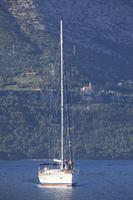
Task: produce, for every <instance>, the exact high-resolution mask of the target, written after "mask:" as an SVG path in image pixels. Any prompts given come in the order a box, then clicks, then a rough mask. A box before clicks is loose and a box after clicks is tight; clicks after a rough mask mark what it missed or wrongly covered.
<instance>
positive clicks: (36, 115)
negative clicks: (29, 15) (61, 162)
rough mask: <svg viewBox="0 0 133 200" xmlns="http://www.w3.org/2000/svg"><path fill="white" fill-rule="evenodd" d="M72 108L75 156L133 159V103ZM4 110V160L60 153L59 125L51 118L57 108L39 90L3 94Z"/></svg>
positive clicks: (0, 148)
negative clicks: (53, 124)
mask: <svg viewBox="0 0 133 200" xmlns="http://www.w3.org/2000/svg"><path fill="white" fill-rule="evenodd" d="M53 109H54V110H53ZM51 111H52V112H51ZM71 111H72V112H71V130H72V141H73V149H74V157H75V158H80V159H83V158H87V159H95V158H96V159H107V158H108V159H125V158H126V159H128V158H133V124H132V119H133V105H123V104H92V105H89V104H88V105H87V107H81V106H78V105H73V106H72V107H71ZM0 113H1V115H0V124H1V125H0V159H20V158H52V157H54V156H59V152H58V151H59V148H60V143H59V140H60V131H59V127H57V128H55V126H52V121H50V119H51V113H56V107H55V105H53V108H51V105H50V104H49V103H48V101H46V100H44V98H43V96H42V94H41V93H40V92H39V91H38V92H15V93H12V92H9V93H4V94H1V98H0ZM57 116H58V115H57ZM54 117H55V116H53V118H54ZM57 121H59V116H58V120H57ZM57 123H58V122H57Z"/></svg>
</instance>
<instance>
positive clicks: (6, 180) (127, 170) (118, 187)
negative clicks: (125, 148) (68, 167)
mask: <svg viewBox="0 0 133 200" xmlns="http://www.w3.org/2000/svg"><path fill="white" fill-rule="evenodd" d="M39 163H41V162H40V161H38V160H21V161H0V200H45V199H46V200H68V199H70V200H133V161H130V160H128V161H120V160H117V161H77V162H76V167H77V168H78V169H79V170H80V173H79V176H80V181H79V184H78V185H77V186H75V187H73V188H67V187H66V188H43V187H41V186H40V184H39V181H38V176H37V175H38V165H39Z"/></svg>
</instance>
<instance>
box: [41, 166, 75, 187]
mask: <svg viewBox="0 0 133 200" xmlns="http://www.w3.org/2000/svg"><path fill="white" fill-rule="evenodd" d="M77 179H78V175H77V174H76V173H74V171H72V170H68V171H61V170H60V169H49V170H47V171H43V172H42V171H40V172H39V181H40V183H41V185H43V186H73V185H75V184H76V183H77Z"/></svg>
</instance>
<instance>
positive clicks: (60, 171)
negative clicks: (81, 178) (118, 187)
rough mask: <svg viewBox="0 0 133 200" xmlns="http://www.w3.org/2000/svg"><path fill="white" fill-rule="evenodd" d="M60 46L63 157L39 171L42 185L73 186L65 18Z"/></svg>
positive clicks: (76, 175) (41, 167) (76, 178)
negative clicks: (66, 128) (66, 117)
mask: <svg viewBox="0 0 133 200" xmlns="http://www.w3.org/2000/svg"><path fill="white" fill-rule="evenodd" d="M60 46H61V77H60V80H61V158H60V160H59V159H53V160H52V161H51V162H48V163H45V164H41V165H40V167H39V171H38V177H39V181H40V183H41V185H42V186H73V185H76V184H77V181H78V173H77V171H76V170H75V169H74V163H73V158H72V148H71V147H72V146H71V140H70V137H69V142H68V146H69V150H70V152H69V155H70V156H69V157H70V158H69V161H67V160H65V159H64V145H63V138H64V95H63V86H64V76H63V20H62V19H61V20H60Z"/></svg>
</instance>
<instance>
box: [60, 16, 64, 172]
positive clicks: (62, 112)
mask: <svg viewBox="0 0 133 200" xmlns="http://www.w3.org/2000/svg"><path fill="white" fill-rule="evenodd" d="M62 28H63V27H62V19H61V20H60V44H61V169H63V160H64V152H63V135H64V121H63V118H64V116H63V114H64V111H63V109H64V105H63V104H64V102H63V100H64V99H63V82H64V80H63V79H64V77H63V29H62Z"/></svg>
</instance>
